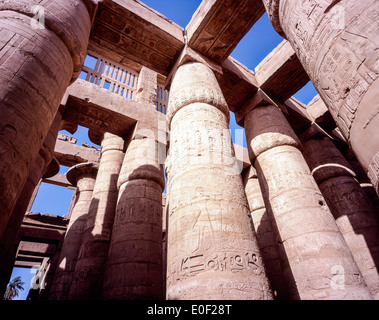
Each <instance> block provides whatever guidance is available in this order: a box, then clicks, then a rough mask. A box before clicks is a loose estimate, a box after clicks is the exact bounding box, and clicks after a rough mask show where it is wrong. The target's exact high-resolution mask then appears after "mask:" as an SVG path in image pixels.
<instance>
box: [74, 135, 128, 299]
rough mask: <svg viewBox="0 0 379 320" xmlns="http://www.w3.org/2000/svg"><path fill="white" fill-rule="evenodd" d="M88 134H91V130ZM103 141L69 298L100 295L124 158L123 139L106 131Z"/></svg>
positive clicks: (90, 297) (97, 296)
mask: <svg viewBox="0 0 379 320" xmlns="http://www.w3.org/2000/svg"><path fill="white" fill-rule="evenodd" d="M89 136H90V137H91V131H90V132H89ZM91 140H92V139H91ZM92 141H93V140H92ZM93 142H95V141H93ZM100 143H101V159H100V164H99V170H98V173H97V176H96V183H95V187H94V189H93V193H92V200H91V205H90V208H89V212H88V218H87V223H86V226H85V230H84V232H83V237H82V244H81V248H80V251H79V256H78V260H77V262H76V266H75V272H74V277H73V281H72V285H71V290H70V295H69V299H87V300H88V299H99V298H100V297H101V291H102V284H103V277H104V270H105V263H106V259H107V256H108V248H109V241H110V237H111V232H112V227H113V220H114V215H115V210H116V203H117V197H118V189H117V179H118V176H119V172H120V168H121V164H122V161H123V159H124V139H123V138H121V137H119V136H117V135H114V134H112V133H104V134H103V138H102V139H101V142H100Z"/></svg>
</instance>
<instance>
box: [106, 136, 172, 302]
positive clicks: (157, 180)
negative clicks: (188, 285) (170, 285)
mask: <svg viewBox="0 0 379 320" xmlns="http://www.w3.org/2000/svg"><path fill="white" fill-rule="evenodd" d="M157 148H158V143H157V141H155V138H154V136H153V132H152V131H150V130H146V131H144V130H139V131H138V132H137V134H136V136H135V138H134V139H133V140H132V141H131V143H130V144H129V146H128V149H127V151H126V154H125V158H124V162H123V164H122V167H121V171H120V176H119V179H118V187H119V194H118V201H117V207H116V214H115V219H114V224H113V229H112V236H111V243H110V247H109V255H108V261H107V265H106V270H105V276H104V284H103V298H105V299H121V300H132V299H163V297H164V293H163V264H162V192H163V189H164V185H165V181H164V174H163V167H162V165H160V164H159V163H158V160H157V159H158V157H157V154H158V153H157Z"/></svg>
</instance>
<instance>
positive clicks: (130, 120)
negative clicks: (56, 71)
mask: <svg viewBox="0 0 379 320" xmlns="http://www.w3.org/2000/svg"><path fill="white" fill-rule="evenodd" d="M67 90H68V91H69V94H70V97H69V100H68V105H67V107H66V110H65V113H64V115H63V120H65V121H69V122H73V123H78V124H79V125H82V126H84V127H87V128H89V129H94V130H99V129H100V130H102V131H106V132H109V133H113V134H115V135H118V136H120V137H123V138H128V137H129V135H130V132H131V130H133V129H134V127H135V125H136V123H137V122H138V123H139V124H140V125H141V126H144V127H146V128H149V129H150V130H152V131H153V132H154V133H156V132H157V131H158V129H164V128H163V125H162V123H165V122H166V115H164V114H163V113H161V112H158V111H156V110H155V108H154V106H153V105H149V104H145V103H141V102H136V101H133V100H128V99H126V98H125V97H122V96H120V95H116V94H114V93H112V92H110V91H108V90H104V89H102V88H100V87H99V86H96V85H94V84H92V83H90V82H87V81H84V80H80V79H79V80H77V81H76V82H75V83H74V84H73V85H71V86H70V87H69V88H68V89H67Z"/></svg>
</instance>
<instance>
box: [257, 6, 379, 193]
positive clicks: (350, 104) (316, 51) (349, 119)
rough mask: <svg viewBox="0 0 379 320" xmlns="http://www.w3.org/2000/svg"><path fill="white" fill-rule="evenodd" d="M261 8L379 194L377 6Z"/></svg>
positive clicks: (378, 26) (378, 40)
mask: <svg viewBox="0 0 379 320" xmlns="http://www.w3.org/2000/svg"><path fill="white" fill-rule="evenodd" d="M263 3H264V5H265V7H266V10H267V12H268V15H269V17H270V20H271V22H272V23H273V25H274V27H275V29H276V30H277V31H278V32H279V33H280V34H281V35H282V36H283V37H285V38H287V39H288V41H289V42H290V43H291V45H292V47H293V48H294V50H295V52H296V54H297V56H298V57H299V60H300V62H301V63H302V65H303V67H304V69H305V70H306V72H307V73H308V75H309V77H310V79H311V80H312V82H313V84H314V85H315V87H316V89H317V91H318V92H319V93H320V96H321V97H322V99H323V100H324V102H325V104H326V105H327V107H328V109H329V111H330V113H331V115H332V116H333V118H334V120H335V121H336V123H337V126H338V128H339V129H340V130H341V133H342V134H343V136H344V137H345V138H346V139H347V140H348V141H349V143H350V144H351V146H352V149H353V151H354V153H355V154H356V156H357V158H358V160H359V161H360V163H361V164H362V166H363V167H364V169H365V171H366V172H368V176H369V177H370V180H371V181H372V183H373V185H374V186H375V188H376V192H377V193H378V194H379V130H378V128H379V107H378V103H377V102H378V100H379V77H378V75H379V63H378V61H379V50H378V43H379V32H378V29H379V21H378V15H379V1H377V0H365V1H356V0H343V1H332V0H328V1H326V0H322V1H320V0H308V1H303V0H263Z"/></svg>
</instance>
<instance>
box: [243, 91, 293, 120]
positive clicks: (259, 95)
mask: <svg viewBox="0 0 379 320" xmlns="http://www.w3.org/2000/svg"><path fill="white" fill-rule="evenodd" d="M263 105H274V106H277V107H278V108H279V109H282V110H283V111H286V108H285V106H283V105H282V104H280V103H278V102H276V101H274V100H273V99H271V98H270V97H269V96H268V95H267V94H266V93H265V92H264V91H263V90H261V89H258V91H257V92H256V94H255V95H254V96H253V97H252V98H251V99H250V100H249V101H248V102H247V103H245V104H244V105H243V106H242V108H241V109H240V110H238V111H237V112H235V118H236V122H237V124H238V125H239V126H241V127H244V118H245V116H246V115H247V114H248V113H249V112H250V111H251V110H253V109H254V108H256V107H258V106H263Z"/></svg>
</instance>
